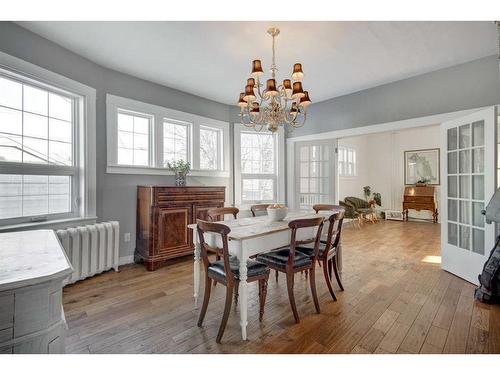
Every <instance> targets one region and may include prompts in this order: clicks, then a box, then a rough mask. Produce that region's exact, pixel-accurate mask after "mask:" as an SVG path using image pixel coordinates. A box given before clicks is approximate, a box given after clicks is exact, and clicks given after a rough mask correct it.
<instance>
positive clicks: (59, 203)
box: [0, 54, 95, 226]
mask: <svg viewBox="0 0 500 375" xmlns="http://www.w3.org/2000/svg"><path fill="white" fill-rule="evenodd" d="M2 62H3V63H4V64H5V65H4V66H12V67H13V69H12V70H8V69H0V225H2V226H3V225H17V224H23V223H25V222H32V221H50V220H62V219H67V218H76V217H83V216H86V215H89V214H94V213H95V206H94V205H91V204H90V203H89V201H88V200H87V199H84V195H85V183H87V185H88V186H90V185H91V184H92V183H93V180H92V181H90V180H91V179H89V180H87V175H90V173H91V172H90V171H89V170H88V169H87V168H91V166H92V164H93V166H94V168H95V163H91V162H90V160H89V159H87V158H86V151H87V147H86V146H85V145H84V144H83V136H84V135H86V134H87V133H86V131H87V130H89V128H91V130H92V131H94V132H95V128H94V124H95V119H91V118H88V116H89V114H90V113H91V112H92V113H94V112H93V110H95V107H94V106H93V104H89V106H87V107H86V106H85V103H86V101H87V100H89V98H90V97H92V98H95V90H93V89H90V88H89V87H87V86H84V85H81V84H79V83H77V82H74V81H71V80H69V79H67V78H65V77H61V76H58V75H56V74H54V73H52V72H49V71H46V70H44V69H42V68H39V67H36V66H34V65H32V64H28V63H26V62H23V61H22V60H19V59H16V58H13V57H11V56H8V55H5V54H0V63H2ZM20 71H26V72H27V74H26V75H23V74H22V73H19V72H20ZM35 76H41V77H43V80H40V81H39V80H37V79H35V78H33V77H35ZM49 80H54V82H55V83H54V86H52V85H51V84H48V83H47V82H48V81H49ZM57 84H61V85H63V86H64V87H65V89H61V88H59V87H58V86H56V85H57ZM71 87H73V88H75V92H71V91H68V89H67V88H71ZM81 93H84V94H83V95H82V94H81ZM86 94H88V96H86ZM94 101H95V99H94ZM86 118H87V120H88V121H87V122H86V120H85V119H86ZM87 141H88V145H87V146H90V147H93V148H95V143H94V138H92V139H88V140H87ZM94 152H95V150H94ZM93 173H95V169H93ZM91 206H92V207H91Z"/></svg>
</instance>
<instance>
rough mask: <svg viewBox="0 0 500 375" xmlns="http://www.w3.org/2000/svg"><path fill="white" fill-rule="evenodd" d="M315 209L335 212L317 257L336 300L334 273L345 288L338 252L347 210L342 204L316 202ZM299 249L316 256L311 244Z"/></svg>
mask: <svg viewBox="0 0 500 375" xmlns="http://www.w3.org/2000/svg"><path fill="white" fill-rule="evenodd" d="M313 209H314V211H316V213H318V212H320V211H332V212H333V214H332V215H330V217H329V218H328V222H329V225H328V232H327V236H326V240H323V239H322V240H320V245H319V250H318V257H317V259H318V260H319V261H320V262H321V265H322V268H323V275H324V277H325V281H326V285H327V286H328V290H329V291H330V294H331V296H332V298H333V300H334V301H336V300H337V296H336V295H335V292H334V291H333V286H332V277H333V275H332V273H334V274H335V278H336V279H337V283H338V284H339V287H340V289H341V290H344V286H343V285H342V281H341V280H340V275H339V270H338V253H339V251H341V246H342V241H341V234H342V223H343V221H344V212H345V211H344V209H343V208H342V207H341V206H336V205H331V204H316V205H314V206H313ZM297 250H298V251H300V252H301V253H304V254H305V255H307V256H309V257H310V258H312V257H313V256H314V248H313V247H311V246H298V247H297Z"/></svg>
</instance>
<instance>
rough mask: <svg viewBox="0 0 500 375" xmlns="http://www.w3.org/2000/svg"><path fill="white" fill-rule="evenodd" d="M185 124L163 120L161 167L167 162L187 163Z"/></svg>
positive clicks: (186, 131)
mask: <svg viewBox="0 0 500 375" xmlns="http://www.w3.org/2000/svg"><path fill="white" fill-rule="evenodd" d="M189 126H190V124H187V123H180V122H175V121H173V120H167V119H165V120H163V165H164V166H166V164H167V162H172V161H178V160H184V161H188V160H189V158H188V134H189Z"/></svg>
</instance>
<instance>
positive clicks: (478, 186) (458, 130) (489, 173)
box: [441, 107, 497, 285]
mask: <svg viewBox="0 0 500 375" xmlns="http://www.w3.org/2000/svg"><path fill="white" fill-rule="evenodd" d="M496 119H497V117H496V108H495V107H491V108H487V109H484V110H480V111H478V112H474V113H472V114H470V115H467V116H465V117H461V118H457V119H454V120H451V121H448V122H445V123H443V124H441V137H442V138H441V139H442V142H441V143H442V152H441V166H442V170H443V178H442V181H443V182H442V186H441V207H442V209H441V211H442V221H441V256H442V263H441V267H442V268H443V269H444V270H446V271H449V272H451V273H453V274H455V275H457V276H459V277H461V278H463V279H465V280H467V281H470V282H472V283H474V284H476V285H477V284H478V278H477V276H478V274H480V273H481V271H482V268H483V265H484V263H485V262H486V260H487V259H488V255H489V250H490V249H492V248H493V245H494V240H495V233H494V225H493V224H486V222H485V219H484V216H483V215H482V213H481V211H482V210H483V209H484V208H485V205H486V204H487V203H488V201H489V200H490V199H491V197H492V196H493V193H494V191H495V140H496V136H495V132H496Z"/></svg>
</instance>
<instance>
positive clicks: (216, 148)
mask: <svg viewBox="0 0 500 375" xmlns="http://www.w3.org/2000/svg"><path fill="white" fill-rule="evenodd" d="M221 148H222V131H221V129H217V128H211V127H209V126H200V169H209V170H216V169H219V168H220V163H221V155H220V154H221Z"/></svg>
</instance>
